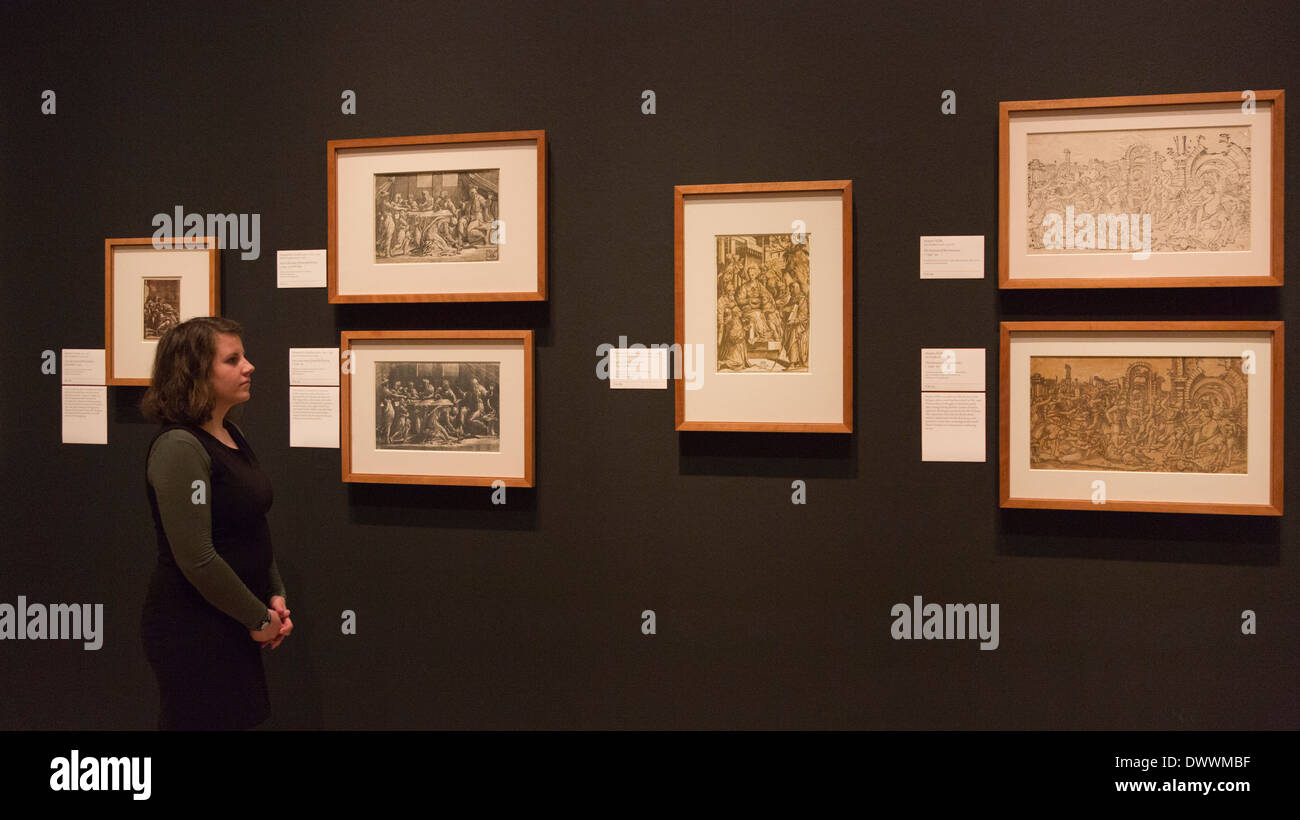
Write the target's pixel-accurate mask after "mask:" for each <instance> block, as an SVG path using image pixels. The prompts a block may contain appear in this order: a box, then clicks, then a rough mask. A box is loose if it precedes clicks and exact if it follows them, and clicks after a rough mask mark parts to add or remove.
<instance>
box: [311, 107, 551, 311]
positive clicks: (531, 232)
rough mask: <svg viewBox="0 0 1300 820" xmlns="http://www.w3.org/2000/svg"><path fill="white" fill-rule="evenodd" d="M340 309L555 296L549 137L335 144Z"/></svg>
mask: <svg viewBox="0 0 1300 820" xmlns="http://www.w3.org/2000/svg"><path fill="white" fill-rule="evenodd" d="M326 157H327V166H328V167H327V176H328V189H329V196H328V199H329V206H328V207H329V251H328V264H327V278H328V282H329V300H330V301H331V302H488V301H530V300H532V301H537V300H543V299H545V298H546V132H544V131H499V132H491V133H483V134H442V135H436V136H423V137H385V138H380V139H347V140H330V141H329V143H328V145H327V148H326Z"/></svg>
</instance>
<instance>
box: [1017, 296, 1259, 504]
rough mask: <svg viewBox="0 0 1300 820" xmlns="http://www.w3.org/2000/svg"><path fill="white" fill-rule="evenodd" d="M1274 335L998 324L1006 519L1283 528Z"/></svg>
mask: <svg viewBox="0 0 1300 820" xmlns="http://www.w3.org/2000/svg"><path fill="white" fill-rule="evenodd" d="M1282 332H1283V323H1282V322H1003V323H1002V346H1001V367H1000V372H999V378H1000V388H1001V389H1000V396H999V413H1000V416H1001V427H1000V437H999V443H1000V450H1001V503H1002V506H1003V507H1036V508H1051V509H1069V510H1130V511H1139V512H1191V513H1219V514H1226V515H1281V514H1282V431H1283V412H1282V399H1283V384H1282V381H1283V380H1282V350H1283V343H1282V342H1283V338H1282Z"/></svg>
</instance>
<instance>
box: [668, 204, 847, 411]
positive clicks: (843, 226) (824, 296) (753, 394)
mask: <svg viewBox="0 0 1300 820" xmlns="http://www.w3.org/2000/svg"><path fill="white" fill-rule="evenodd" d="M673 198H674V212H675V226H676V235H675V243H674V245H675V256H676V287H675V296H676V315H675V333H674V342H675V344H676V347H677V351H678V362H679V365H680V372H679V373H678V374H677V378H676V379H675V382H676V384H675V391H676V423H677V429H678V430H722V431H769V432H804V433H849V432H852V431H853V367H852V362H853V227H852V216H853V214H852V207H853V184H852V182H850V181H848V180H831V181H821V182H769V183H742V184H735V185H679V186H677V187H676V188H674V189H673Z"/></svg>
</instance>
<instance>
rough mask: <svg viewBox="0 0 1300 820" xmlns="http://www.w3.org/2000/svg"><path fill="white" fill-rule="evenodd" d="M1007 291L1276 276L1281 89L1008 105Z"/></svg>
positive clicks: (1002, 160) (1002, 116) (1274, 282)
mask: <svg viewBox="0 0 1300 820" xmlns="http://www.w3.org/2000/svg"><path fill="white" fill-rule="evenodd" d="M998 125H999V136H998V205H999V211H998V213H999V219H998V234H999V236H998V284H999V286H1000V287H1003V288H1098V287H1105V288H1125V287H1241V286H1247V285H1261V286H1270V285H1271V286H1278V285H1281V284H1282V201H1283V92H1281V91H1244V92H1235V91H1234V92H1225V93H1214V94H1163V95H1158V96H1143V97H1096V98H1090V99H1075V100H1030V101H1025V102H1004V103H1000V104H999V108H998Z"/></svg>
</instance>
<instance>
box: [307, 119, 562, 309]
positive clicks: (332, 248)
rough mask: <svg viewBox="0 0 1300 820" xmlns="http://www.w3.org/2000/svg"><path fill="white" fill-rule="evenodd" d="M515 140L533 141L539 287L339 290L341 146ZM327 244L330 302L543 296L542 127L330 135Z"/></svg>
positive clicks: (349, 148)
mask: <svg viewBox="0 0 1300 820" xmlns="http://www.w3.org/2000/svg"><path fill="white" fill-rule="evenodd" d="M488 142H497V143H499V142H519V143H529V142H531V143H534V144H536V146H537V287H536V288H535V289H534V290H530V291H522V292H488V291H483V292H466V293H346V294H341V293H339V271H338V264H339V258H338V250H339V246H338V230H339V216H338V213H339V211H338V205H339V203H338V159H339V154H340V153H341V152H343V153H346V152H348V151H353V150H357V149H368V148H389V147H393V146H403V145H426V146H429V149H430V150H431V151H436V150H437V149H438V147H440V146H449V145H464V144H466V143H488ZM325 156H326V175H327V198H328V206H327V207H328V209H329V213H328V223H329V240H328V241H329V246H328V251H327V253H326V277H327V281H328V285H329V288H328V290H329V301H331V302H524V301H544V300H545V299H546V132H545V131H491V132H484V133H478V134H433V135H428V136H418V137H380V138H375V139H346V140H329V141H328V142H327V143H326V148H325Z"/></svg>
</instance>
